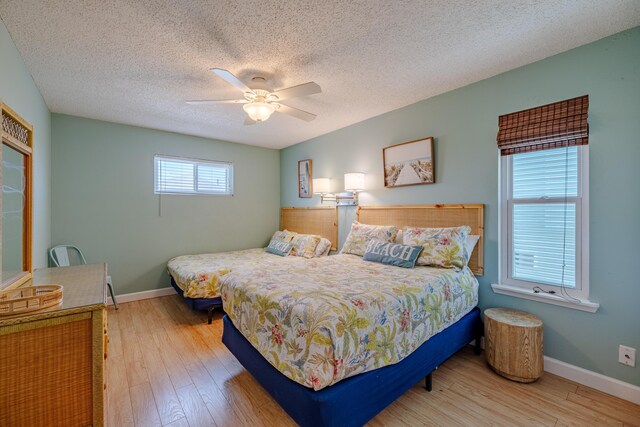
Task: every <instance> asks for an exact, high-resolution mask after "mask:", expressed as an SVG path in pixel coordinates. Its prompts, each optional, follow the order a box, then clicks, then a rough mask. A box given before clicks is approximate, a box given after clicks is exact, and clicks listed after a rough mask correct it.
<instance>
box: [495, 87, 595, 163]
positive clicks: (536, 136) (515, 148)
mask: <svg viewBox="0 0 640 427" xmlns="http://www.w3.org/2000/svg"><path fill="white" fill-rule="evenodd" d="M588 115H589V95H584V96H580V97H578V98H573V99H567V100H565V101H560V102H555V103H553V104H548V105H543V106H541V107H535V108H530V109H528V110H522V111H518V112H516V113H511V114H505V115H502V116H500V118H499V120H498V125H499V130H498V148H499V149H500V154H501V155H503V156H508V155H511V154H516V153H525V152H529V151H538V150H547V149H550V148H559V147H571V146H574V145H586V144H588V143H589V124H588V123H587V118H588Z"/></svg>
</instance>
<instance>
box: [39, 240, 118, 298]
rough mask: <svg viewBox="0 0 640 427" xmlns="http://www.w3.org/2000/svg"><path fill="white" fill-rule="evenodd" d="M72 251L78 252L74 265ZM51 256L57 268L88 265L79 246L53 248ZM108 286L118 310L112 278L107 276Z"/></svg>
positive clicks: (50, 252)
mask: <svg viewBox="0 0 640 427" xmlns="http://www.w3.org/2000/svg"><path fill="white" fill-rule="evenodd" d="M70 250H71V251H76V253H77V256H76V257H75V258H76V259H75V260H74V261H76V262H75V263H72V261H71V259H72V257H71V253H72V252H70ZM49 256H50V257H51V261H53V263H54V264H55V265H56V267H69V266H71V265H78V264H86V263H87V260H86V258H85V257H84V255H83V254H82V251H81V250H80V248H78V247H77V246H73V245H58V246H54V247H53V248H51V250H50V251H49ZM107 286H108V287H109V293H110V294H111V300H112V301H113V305H114V307H115V308H116V310H117V309H118V302H117V301H116V296H115V294H114V293H113V284H112V282H111V276H107Z"/></svg>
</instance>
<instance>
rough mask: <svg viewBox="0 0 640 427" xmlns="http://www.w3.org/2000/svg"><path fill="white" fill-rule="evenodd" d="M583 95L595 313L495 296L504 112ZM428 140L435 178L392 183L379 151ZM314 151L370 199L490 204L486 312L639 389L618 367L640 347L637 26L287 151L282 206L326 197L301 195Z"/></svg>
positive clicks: (318, 163) (343, 213) (319, 165)
mask: <svg viewBox="0 0 640 427" xmlns="http://www.w3.org/2000/svg"><path fill="white" fill-rule="evenodd" d="M443 72H446V70H443ZM584 94H589V99H590V109H589V116H590V117H589V121H590V157H591V158H590V215H591V218H590V239H591V248H590V256H591V266H590V275H591V280H590V287H591V299H592V300H594V301H598V302H600V304H601V306H600V310H599V311H598V312H597V313H596V314H591V313H585V312H581V311H576V310H572V309H568V308H562V307H557V306H552V305H548V304H543V303H539V302H534V301H527V300H522V299H518V298H513V297H508V296H502V295H497V294H494V293H493V292H492V290H491V287H490V284H491V283H496V282H497V280H498V241H497V239H498V152H497V148H496V133H497V130H498V129H497V121H498V116H499V115H501V114H505V113H510V112H513V111H518V110H521V109H524V108H529V107H534V106H538V105H542V104H547V103H550V102H554V101H559V100H563V99H567V98H572V97H575V96H579V95H584ZM374 101H375V100H374V99H372V102H374ZM427 136H433V137H435V139H436V143H435V152H436V163H435V167H436V184H433V185H421V186H412V187H403V188H395V189H385V188H384V187H383V179H382V148H383V147H385V146H389V145H392V144H397V143H400V142H405V141H410V140H414V139H418V138H424V137H427ZM307 158H310V159H312V160H313V174H314V176H315V177H329V178H332V185H333V186H334V187H333V190H334V191H342V189H343V187H342V185H343V184H342V175H343V174H344V173H345V172H364V173H366V188H367V191H366V192H365V193H363V194H362V195H361V204H362V205H387V204H412V203H484V204H485V218H486V219H485V227H486V228H485V230H486V234H485V237H486V242H485V275H484V277H481V278H479V280H480V285H481V286H480V305H481V307H482V308H486V307H492V306H505V307H513V308H518V309H523V310H527V311H530V312H533V313H536V314H538V315H539V316H540V317H541V318H542V319H543V320H544V322H545V331H544V333H545V354H546V355H548V356H550V357H553V358H556V359H560V360H562V361H564V362H567V363H570V364H573V365H577V366H580V367H583V368H585V369H588V370H591V371H595V372H599V373H602V374H604V375H607V376H611V377H614V378H618V379H620V380H623V381H626V382H629V383H632V384H635V385H640V364H638V365H637V367H636V368H630V367H627V366H623V365H621V364H619V363H618V362H617V359H618V355H617V353H618V345H619V344H625V345H629V346H631V347H635V348H638V349H640V309H638V302H639V301H640V286H639V285H640V280H639V277H640V271H639V270H638V269H637V262H638V259H640V246H639V245H638V242H640V225H639V222H638V218H639V214H638V212H640V191H639V190H638V185H639V184H640V166H639V164H640V28H635V29H633V30H630V31H626V32H623V33H620V34H617V35H614V36H611V37H608V38H606V39H603V40H600V41H598V42H595V43H592V44H589V45H586V46H582V47H579V48H577V49H573V50H571V51H568V52H565V53H563V54H560V55H557V56H554V57H551V58H548V59H545V60H543V61H540V62H536V63H534V64H531V65H528V66H525V67H522V68H518V69H516V70H513V71H510V72H507V73H504V74H501V75H499V76H496V77H493V78H490V79H487V80H483V81H481V82H478V83H475V84H472V85H469V86H466V87H463V88H461V89H458V90H455V91H452V92H448V93H445V94H443V95H439V96H436V97H433V98H430V99H427V100H424V101H421V102H418V103H417V104H413V105H410V106H408V107H405V108H402V109H399V110H396V111H392V112H390V113H387V114H383V115H381V116H378V117H375V118H372V119H370V120H367V121H364V122H361V123H358V124H355V125H352V126H349V127H347V128H344V129H340V130H338V131H335V132H332V133H330V134H327V135H324V136H321V137H318V138H314V139H312V140H309V141H306V142H303V143H300V144H297V145H295V146H292V147H289V148H286V149H284V150H282V151H281V153H280V163H281V173H280V174H281V179H280V182H281V197H282V201H281V204H282V206H310V205H317V204H319V198H318V197H314V198H313V199H299V198H298V197H297V187H296V167H297V162H298V160H301V159H307ZM339 209H340V218H339V221H340V235H341V236H340V237H341V239H342V240H343V239H344V236H345V234H346V233H347V232H348V227H349V224H350V222H351V220H352V219H353V218H354V217H355V216H354V209H353V208H344V207H341V208H339Z"/></svg>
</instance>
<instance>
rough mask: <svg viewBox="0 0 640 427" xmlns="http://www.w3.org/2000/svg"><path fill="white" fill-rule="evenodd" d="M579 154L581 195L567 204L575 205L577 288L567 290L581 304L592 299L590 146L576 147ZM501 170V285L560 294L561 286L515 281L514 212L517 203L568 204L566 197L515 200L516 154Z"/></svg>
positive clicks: (502, 162) (502, 161)
mask: <svg viewBox="0 0 640 427" xmlns="http://www.w3.org/2000/svg"><path fill="white" fill-rule="evenodd" d="M577 152H578V153H577V154H578V196H577V197H567V198H566V201H567V203H575V206H576V286H575V288H569V287H565V289H566V290H567V292H568V294H569V295H570V296H572V297H574V298H578V299H580V300H582V301H587V300H588V299H589V146H588V145H582V146H577ZM499 157H500V159H499V162H500V168H499V193H498V200H499V206H500V209H499V231H498V252H499V257H498V260H499V261H498V264H499V266H498V270H499V283H500V285H502V286H508V287H514V288H521V289H523V290H526V291H530V292H533V288H534V287H536V286H540V287H541V288H542V289H545V290H553V291H555V292H556V294H557V295H561V292H560V291H561V286H560V285H553V284H548V283H539V282H532V281H526V280H520V279H515V278H513V276H512V274H511V273H512V269H513V266H512V257H511V253H512V243H513V240H512V213H513V212H512V210H513V205H514V204H522V203H527V204H530V203H540V204H543V203H565V197H548V198H544V199H518V200H517V201H516V202H515V203H514V199H513V198H512V193H513V191H512V190H513V188H512V164H513V155H508V156H500V155H499Z"/></svg>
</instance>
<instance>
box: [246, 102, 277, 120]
mask: <svg viewBox="0 0 640 427" xmlns="http://www.w3.org/2000/svg"><path fill="white" fill-rule="evenodd" d="M242 108H243V109H244V111H245V112H246V113H247V114H248V115H249V117H251V119H252V120H255V121H256V122H264V121H265V120H267V119H268V118H269V117H271V114H273V112H274V111H276V107H275V106H274V105H273V104H270V103H268V102H262V101H254V102H249V103H247V104H244V105H243V106H242Z"/></svg>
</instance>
